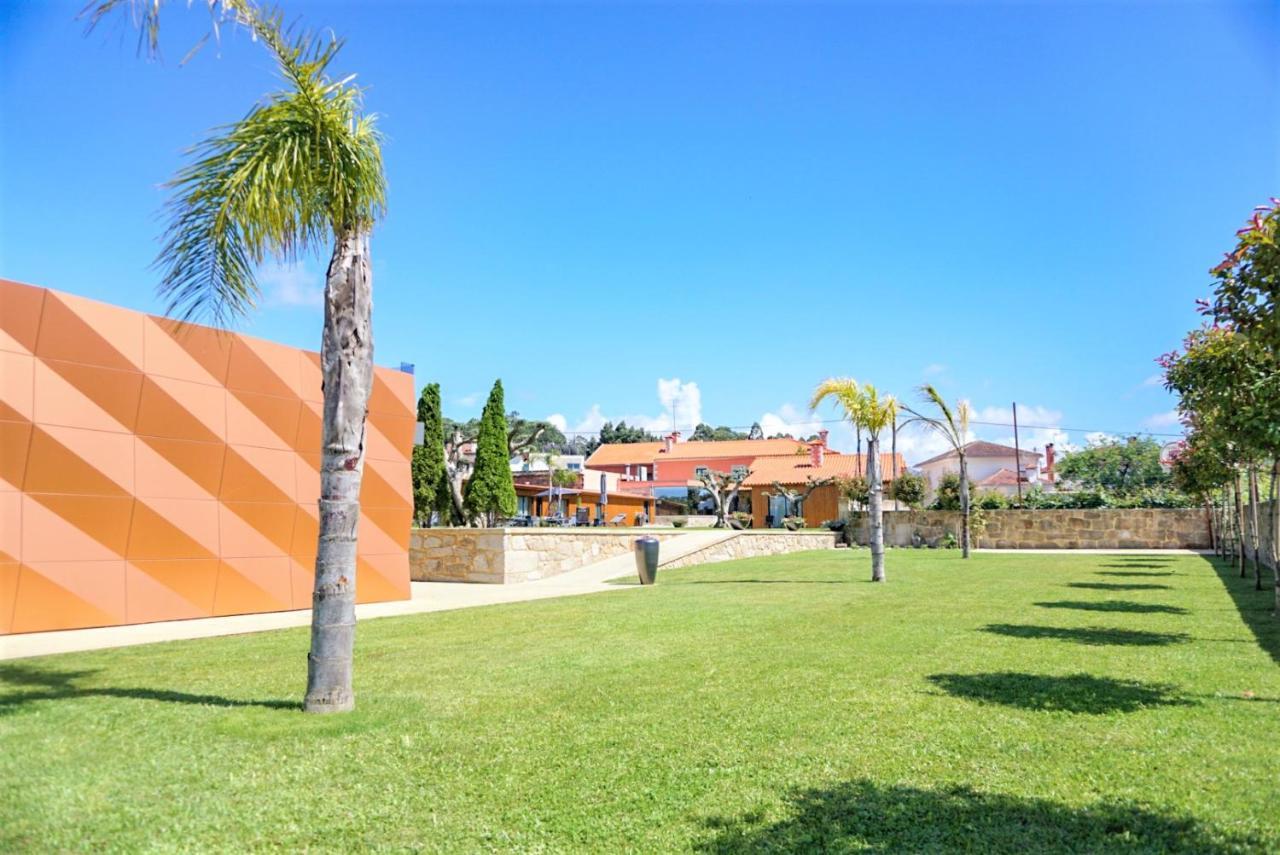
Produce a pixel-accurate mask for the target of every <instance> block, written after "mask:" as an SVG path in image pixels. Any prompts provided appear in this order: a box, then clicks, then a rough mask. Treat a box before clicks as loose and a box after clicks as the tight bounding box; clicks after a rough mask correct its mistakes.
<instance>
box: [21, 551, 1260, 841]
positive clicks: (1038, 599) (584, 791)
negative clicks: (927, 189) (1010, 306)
mask: <svg viewBox="0 0 1280 855" xmlns="http://www.w3.org/2000/svg"><path fill="white" fill-rule="evenodd" d="M868 575H869V570H868V557H867V553H866V552H865V551H850V550H839V551H827V552H820V553H807V554H800V555H793V556H787V557H782V558H768V559H753V560H748V561H740V562H732V563H725V564H719V565H711V566H706V567H699V568H691V569H687V570H679V571H670V572H664V573H663V574H662V576H661V578H660V584H659V585H658V586H657V587H654V588H650V589H638V588H635V587H622V586H620V587H619V588H618V590H616V591H610V592H607V593H602V594H596V595H591V596H584V597H576V598H570V599H563V600H545V601H540V602H533V603H524V604H517V605H509V606H496V607H490V608H485V609H470V610H466V611H459V612H449V613H439V614H429V615H419V616H413V617H406V618H388V619H384V620H377V621H369V622H367V623H365V624H363V625H362V627H361V629H360V637H359V642H358V649H357V652H356V656H357V664H356V675H357V686H356V689H357V694H358V710H357V711H356V712H355V713H354V714H351V715H347V716H336V717H311V716H304V715H303V714H302V713H301V712H299V710H298V707H297V703H296V702H297V700H298V698H299V697H300V695H301V693H302V689H303V682H304V677H305V657H306V650H307V641H308V638H307V632H306V631H305V630H287V631H281V632H272V633H265V634H259V635H252V636H242V637H237V638H222V639H211V640H201V641H190V642H177V643H172V644H165V645H153V646H148V647H135V648H129V649H123V650H114V651H104V652H101V653H92V654H75V655H68V656H61V657H50V658H45V659H39V660H24V661H20V662H10V663H0V787H3V789H2V790H0V851H5V852H12V851H26V850H91V849H114V850H137V849H147V850H193V849H194V850H224V851H226V850H243V849H247V848H254V849H270V848H288V849H294V848H300V847H311V848H315V849H335V850H350V849H353V848H357V847H379V848H385V849H419V850H428V851H482V850H494V849H497V850H513V851H525V852H548V851H583V850H586V851H592V850H594V851H634V852H657V851H673V850H674V851H688V850H694V851H703V852H737V851H753V850H757V851H758V850H764V851H818V850H826V851H861V850H870V851H878V852H884V851H899V850H914V851H919V850H922V849H924V850H929V849H932V850H938V849H951V848H958V849H970V850H974V851H1008V852H1020V853H1024V852H1038V851H1044V850H1072V851H1113V850H1115V851H1166V850H1180V851H1187V852H1227V851H1267V850H1269V851H1278V850H1280V822H1278V821H1277V814H1276V805H1277V799H1278V798H1280V727H1278V726H1277V725H1280V667H1278V666H1277V662H1278V660H1280V631H1278V630H1277V624H1276V623H1275V622H1274V620H1273V618H1272V617H1271V616H1270V613H1269V604H1270V601H1271V600H1270V598H1271V592H1270V591H1269V590H1268V591H1265V592H1262V593H1255V592H1253V591H1252V590H1251V583H1249V582H1245V581H1241V580H1239V579H1236V578H1234V577H1233V576H1232V575H1231V574H1230V572H1229V571H1227V570H1221V571H1218V570H1215V568H1214V566H1213V565H1212V564H1211V563H1210V562H1209V561H1207V560H1205V559H1201V558H1197V557H1177V558H1172V557H1151V556H1138V555H1131V556H1100V555H1077V556H1061V555H1016V554H995V555H982V554H978V555H977V556H976V557H975V558H974V559H972V560H971V561H969V562H962V561H961V560H960V559H959V557H958V555H957V554H956V553H954V552H933V551H907V550H897V551H891V552H890V553H889V556H888V575H889V582H888V584H886V585H872V584H870V583H869V582H867V581H866V578H867V577H868Z"/></svg>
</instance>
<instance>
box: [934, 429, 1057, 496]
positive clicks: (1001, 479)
mask: <svg viewBox="0 0 1280 855" xmlns="http://www.w3.org/2000/svg"><path fill="white" fill-rule="evenodd" d="M1052 448H1053V447H1052V446H1048V447H1047V448H1046V451H1048V452H1049V454H1050V455H1052V453H1053V451H1052ZM964 456H965V461H966V463H967V464H968V469H969V480H970V481H972V482H973V483H974V484H975V485H977V488H978V489H979V490H990V491H993V492H996V493H1003V494H1005V495H1006V496H1014V495H1017V492H1018V478H1019V476H1021V478H1022V489H1023V490H1029V489H1031V488H1032V487H1034V486H1037V485H1038V486H1040V487H1042V488H1043V489H1045V490H1051V489H1053V483H1052V474H1051V470H1050V471H1047V472H1046V473H1045V476H1043V477H1042V476H1041V474H1040V460H1041V458H1042V457H1043V456H1044V455H1042V454H1040V453H1039V452H1036V451H1027V450H1025V449H1023V450H1022V451H1021V452H1019V451H1018V450H1017V449H1015V448H1013V447H1012V446H1009V445H1000V444H998V443H994V442H986V441H984V440H974V441H973V442H970V443H968V444H967V445H965V447H964ZM913 468H914V469H917V470H919V472H920V474H921V475H923V476H924V477H925V480H927V481H928V482H929V490H930V492H931V493H932V492H934V491H936V490H937V488H938V482H939V481H941V480H942V476H943V475H945V474H946V473H948V472H954V473H955V474H957V475H958V474H960V457H959V455H958V454H956V452H955V451H954V450H953V451H948V452H946V453H945V454H939V455H938V456H937V457H930V458H929V459H928V460H925V461H923V462H921V463H917V464H916V465H915V466H914V467H913Z"/></svg>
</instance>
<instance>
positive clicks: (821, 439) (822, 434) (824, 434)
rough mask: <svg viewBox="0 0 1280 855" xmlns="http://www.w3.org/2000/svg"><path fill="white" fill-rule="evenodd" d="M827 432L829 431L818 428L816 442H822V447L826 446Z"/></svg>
mask: <svg viewBox="0 0 1280 855" xmlns="http://www.w3.org/2000/svg"><path fill="white" fill-rule="evenodd" d="M828 433H829V431H825V430H820V431H818V442H820V443H822V447H823V448H826V447H827V434H828Z"/></svg>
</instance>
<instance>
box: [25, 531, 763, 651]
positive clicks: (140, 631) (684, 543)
mask: <svg viewBox="0 0 1280 855" xmlns="http://www.w3.org/2000/svg"><path fill="white" fill-rule="evenodd" d="M737 536H738V533H737V532H734V531H724V530H714V531H693V532H689V533H688V534H682V535H680V536H679V537H675V538H672V539H671V540H668V541H665V542H664V543H663V544H662V550H661V553H662V563H664V564H665V563H667V562H669V561H674V560H675V559H677V558H682V557H684V556H686V555H688V554H689V553H691V552H697V551H699V550H702V549H706V548H707V547H708V546H712V545H714V544H716V543H719V542H721V541H724V540H728V539H730V538H732V537H737ZM635 566H636V565H635V558H634V557H632V556H631V555H630V554H625V555H619V556H615V557H613V558H607V559H605V560H604V561H598V562H596V563H595V564H589V565H587V566H585V567H580V568H578V569H577V570H570V571H569V572H567V573H561V574H560V575H559V576H552V577H551V578H549V579H539V580H537V581H534V582H521V583H518V584H513V585H478V584H477V585H468V584H465V583H460V582H411V583H410V585H411V587H412V593H411V595H410V599H408V600H399V601H396V602H391V603H365V604H363V605H359V606H356V618H357V619H358V620H362V621H363V620H369V619H371V618H382V617H393V616H396V615H411V614H419V613H421V612H440V611H448V610H450V609H467V608H473V607H476V606H492V605H496V604H498V603H515V602H521V601H524V600H542V599H547V598H550V597H571V596H575V595H578V594H592V593H599V592H601V591H618V590H627V589H628V588H626V587H623V588H620V587H619V586H617V585H608V584H606V582H607V581H608V580H609V579H615V578H617V577H619V576H629V575H633V574H634V573H635ZM310 623H311V610H310V609H301V610H299V611H291V612H271V613H269V614H255V615H234V616H231V617H216V618H197V619H194V620H175V621H162V622H159V623H144V624H134V625H132V626H107V627H100V628H97V629H72V630H63V631H56V632H30V633H22V634H19V635H5V636H0V660H5V659H21V658H24V657H27V656H45V655H47V654H51V653H72V652H76V651H83V650H100V649H103V648H107V647H127V646H129V645H133V644H151V643H154V642H157V641H176V640H179V639H184V638H209V637H212V636H218V635H239V634H241V633H246V632H265V631H267V630H272V629H285V628H288V627H295V626H308V625H310Z"/></svg>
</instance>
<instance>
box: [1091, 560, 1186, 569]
mask: <svg viewBox="0 0 1280 855" xmlns="http://www.w3.org/2000/svg"><path fill="white" fill-rule="evenodd" d="M1172 563H1173V562H1172V561H1112V562H1109V563H1107V564H1099V565H1098V566H1099V567H1121V568H1131V567H1145V568H1147V569H1150V570H1159V569H1161V568H1165V567H1168V566H1169V565H1170V564H1172Z"/></svg>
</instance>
